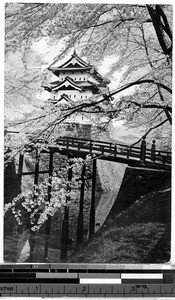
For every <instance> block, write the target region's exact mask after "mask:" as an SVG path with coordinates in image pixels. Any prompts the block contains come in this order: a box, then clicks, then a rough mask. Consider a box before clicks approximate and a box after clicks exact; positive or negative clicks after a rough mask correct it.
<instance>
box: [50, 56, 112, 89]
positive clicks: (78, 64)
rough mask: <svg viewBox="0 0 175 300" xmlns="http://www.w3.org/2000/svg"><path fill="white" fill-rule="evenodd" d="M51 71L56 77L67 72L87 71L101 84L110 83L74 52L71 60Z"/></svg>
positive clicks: (52, 68) (51, 68)
mask: <svg viewBox="0 0 175 300" xmlns="http://www.w3.org/2000/svg"><path fill="white" fill-rule="evenodd" d="M49 70H51V71H52V72H53V73H54V74H55V75H56V76H59V74H60V72H65V71H75V72H76V71H87V72H89V73H90V74H91V75H92V76H93V77H94V78H95V79H96V80H97V81H99V83H103V84H108V83H110V81H109V80H107V79H106V78H104V77H102V76H101V75H100V74H99V73H98V71H97V70H96V68H95V67H93V66H91V65H90V64H89V63H87V62H85V61H84V60H82V59H81V58H80V57H79V56H78V55H77V53H76V52H75V51H74V53H73V54H72V56H71V58H70V59H69V60H67V61H66V62H65V63H63V64H62V65H60V66H56V67H50V68H49Z"/></svg>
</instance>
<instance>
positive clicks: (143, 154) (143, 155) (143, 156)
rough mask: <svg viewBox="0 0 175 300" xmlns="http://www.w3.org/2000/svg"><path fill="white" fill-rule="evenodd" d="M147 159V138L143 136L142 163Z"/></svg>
mask: <svg viewBox="0 0 175 300" xmlns="http://www.w3.org/2000/svg"><path fill="white" fill-rule="evenodd" d="M145 158H146V137H145V136H143V139H142V143H141V149H140V161H142V162H145Z"/></svg>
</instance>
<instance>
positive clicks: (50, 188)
mask: <svg viewBox="0 0 175 300" xmlns="http://www.w3.org/2000/svg"><path fill="white" fill-rule="evenodd" d="M52 173H53V152H52V151H50V152H49V186H48V201H49V202H50V199H51V190H52V186H51V183H52ZM51 221H52V218H51V216H48V220H47V222H46V230H45V233H46V241H45V249H44V260H47V257H48V245H49V236H50V228H51Z"/></svg>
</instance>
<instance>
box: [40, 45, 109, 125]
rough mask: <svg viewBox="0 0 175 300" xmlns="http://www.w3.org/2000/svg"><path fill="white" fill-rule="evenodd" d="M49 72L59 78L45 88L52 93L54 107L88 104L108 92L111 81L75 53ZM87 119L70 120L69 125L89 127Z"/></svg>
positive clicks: (51, 100) (51, 99) (51, 101)
mask: <svg viewBox="0 0 175 300" xmlns="http://www.w3.org/2000/svg"><path fill="white" fill-rule="evenodd" d="M49 70H50V71H51V72H52V73H53V74H54V75H55V76H56V77H57V78H56V79H57V80H55V81H52V82H50V84H49V85H43V87H44V89H45V90H47V91H48V92H50V98H49V100H48V102H49V103H51V104H53V105H59V103H60V104H64V105H69V103H70V104H71V103H73V102H75V104H76V102H77V104H78V103H82V102H83V101H84V102H86V101H87V100H90V99H91V98H92V99H93V97H94V96H96V97H98V95H99V96H101V93H102V94H105V93H106V92H107V91H108V84H109V82H110V81H109V80H107V79H106V78H103V77H102V76H101V75H100V74H99V73H98V71H97V70H96V68H94V67H93V66H91V65H90V64H88V63H87V62H85V61H84V60H82V59H81V58H80V57H79V56H78V55H77V53H76V52H75V51H74V53H73V54H72V55H71V57H70V58H69V59H68V60H67V61H66V62H65V63H63V64H62V65H59V66H53V67H51V68H50V69H49ZM85 119H86V118H85V117H82V116H81V117H80V116H79V117H77V116H76V119H75V118H74V120H71V119H69V122H68V123H69V124H70V123H74V125H75V124H77V126H78V127H79V125H80V124H85V123H87V124H88V126H89V121H87V122H86V120H85ZM69 127H70V126H69Z"/></svg>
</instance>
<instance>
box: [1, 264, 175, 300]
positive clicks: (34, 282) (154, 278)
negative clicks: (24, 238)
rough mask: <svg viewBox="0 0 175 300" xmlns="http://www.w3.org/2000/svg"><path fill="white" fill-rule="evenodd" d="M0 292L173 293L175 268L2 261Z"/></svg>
mask: <svg viewBox="0 0 175 300" xmlns="http://www.w3.org/2000/svg"><path fill="white" fill-rule="evenodd" d="M148 266H149V265H148ZM78 267H79V268H78ZM0 296H1V297H18V296H19V297H21V296H23V297H62V296H74V297H94V296H95V297H175V270H173V269H171V268H167V269H165V268H164V269H155V268H151V269H143V268H142V269H138V268H137V269H136V268H134V269H131V268H129V269H127V268H122V269H121V268H120V269H119V268H118V269H117V268H115V267H113V268H111V267H109V266H108V267H107V266H103V267H101V266H98V267H97V266H94V268H93V267H92V266H91V267H90V268H88V266H87V265H85V266H83V265H79V266H77V268H75V266H73V265H72V266H69V267H68V266H67V267H66V266H65V265H64V266H61V265H59V264H57V265H55V264H54V265H47V264H41V265H40V264H39V265H28V264H26V265H23V264H21V265H17V264H15V265H7V264H4V265H0Z"/></svg>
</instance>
